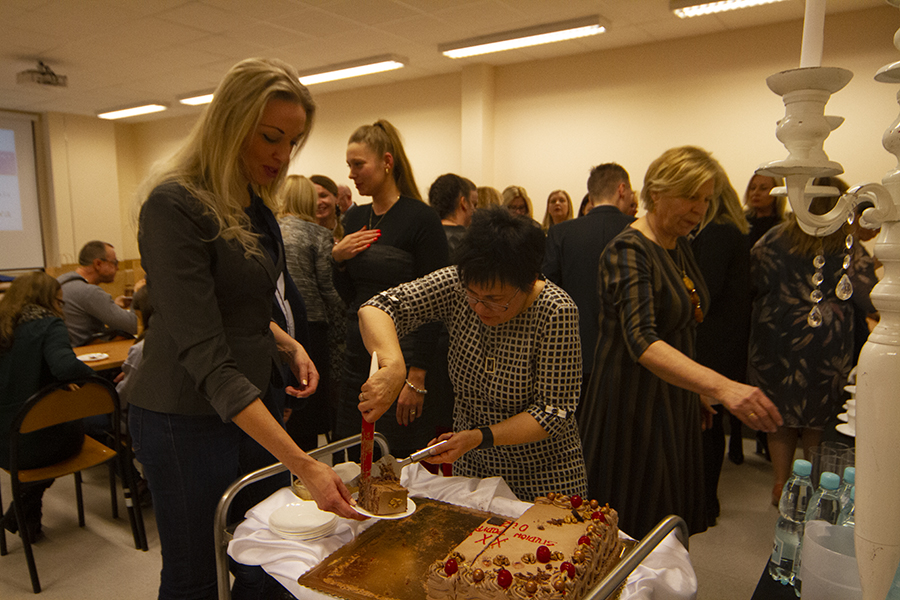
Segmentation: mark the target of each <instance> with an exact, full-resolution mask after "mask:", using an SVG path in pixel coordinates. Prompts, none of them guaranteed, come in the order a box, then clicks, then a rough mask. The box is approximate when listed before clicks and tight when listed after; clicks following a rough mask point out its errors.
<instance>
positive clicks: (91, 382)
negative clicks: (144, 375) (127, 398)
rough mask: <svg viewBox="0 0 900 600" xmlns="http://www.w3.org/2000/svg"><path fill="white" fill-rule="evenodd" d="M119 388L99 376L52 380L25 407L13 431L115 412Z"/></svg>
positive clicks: (25, 430) (36, 428)
mask: <svg viewBox="0 0 900 600" xmlns="http://www.w3.org/2000/svg"><path fill="white" fill-rule="evenodd" d="M116 401H117V397H116V390H115V388H114V387H113V386H112V384H111V383H109V382H107V381H106V380H104V379H100V378H99V377H91V378H87V379H80V380H77V381H72V382H67V383H53V384H50V385H48V386H46V387H44V388H43V389H41V390H39V391H38V392H35V393H34V394H33V395H32V396H31V398H29V399H28V401H27V402H25V404H24V405H23V406H22V408H21V409H20V411H19V414H18V415H17V417H16V420H15V421H14V422H13V426H12V429H13V431H19V432H20V433H30V432H32V431H37V430H38V429H43V428H45V427H50V426H52V425H58V424H60V423H67V422H69V421H76V420H78V419H82V418H84V417H93V416H95V415H105V414H109V413H114V412H116V406H117V403H116Z"/></svg>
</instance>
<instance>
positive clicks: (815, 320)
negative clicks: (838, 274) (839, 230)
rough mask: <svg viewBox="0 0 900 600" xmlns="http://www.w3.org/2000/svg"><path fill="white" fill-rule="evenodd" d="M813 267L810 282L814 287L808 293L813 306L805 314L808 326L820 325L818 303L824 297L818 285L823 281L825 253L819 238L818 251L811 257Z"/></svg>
mask: <svg viewBox="0 0 900 600" xmlns="http://www.w3.org/2000/svg"><path fill="white" fill-rule="evenodd" d="M813 267H815V269H816V272H815V273H813V276H812V282H813V285H814V286H815V287H814V288H813V291H812V292H810V293H809V299H810V300H811V301H812V302H813V307H812V310H810V311H809V314H808V315H806V323H807V324H808V325H809V326H810V327H820V326H821V325H822V311H820V310H819V303H820V302H821V301H822V300H823V298H824V297H825V295H824V294H823V293H822V290H820V289H819V286H820V285H822V282H823V281H825V275H824V274H823V273H822V268H823V267H825V254H824V250H823V247H822V240H821V238H820V239H819V253H818V254H816V256H815V258H813Z"/></svg>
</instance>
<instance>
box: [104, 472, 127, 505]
mask: <svg viewBox="0 0 900 600" xmlns="http://www.w3.org/2000/svg"><path fill="white" fill-rule="evenodd" d="M116 462H117V461H114V460H111V461H109V462H108V463H106V464H108V465H109V498H110V502H111V503H112V517H113V519H118V518H119V496H118V494H116ZM125 502H126V503H127V502H128V500H127V498H126V500H125Z"/></svg>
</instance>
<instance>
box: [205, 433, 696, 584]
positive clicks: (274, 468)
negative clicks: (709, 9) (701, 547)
mask: <svg viewBox="0 0 900 600" xmlns="http://www.w3.org/2000/svg"><path fill="white" fill-rule="evenodd" d="M359 442H360V436H359V435H355V436H353V437H349V438H345V439H343V440H338V441H336V442H332V443H331V444H328V445H327V446H322V447H321V448H316V449H315V450H313V451H311V452H309V455H310V456H311V457H313V458H316V459H318V458H321V457H325V456H328V455H329V454H332V453H334V452H339V451H341V450H345V449H347V448H352V447H353V446H356V445H357V444H359ZM375 442H376V443H377V444H378V446H379V447H380V448H381V452H382V454H388V443H387V440H386V439H385V437H384V436H383V435H382V434H380V433H376V434H375ZM286 470H287V467H285V466H284V465H283V464H281V463H276V464H274V465H271V466H269V467H266V468H264V469H259V470H258V471H254V472H253V473H249V474H247V475H245V476H243V477H241V478H240V479H238V480H237V481H235V482H234V483H233V484H231V486H230V487H229V488H228V489H227V490H225V493H224V494H223V495H222V498H221V500H219V506H218V508H216V516H215V528H216V529H215V543H216V571H217V573H218V578H219V600H231V579H230V573H229V571H228V553H227V550H228V542H229V541H230V540H231V537H232V534H233V528H231V527H229V525H228V523H227V522H226V521H227V515H228V509H229V507H230V506H231V503H232V501H233V500H234V497H235V495H236V494H237V493H238V492H239V491H240V490H242V489H243V488H245V487H246V486H248V485H250V484H251V483H254V482H256V481H259V480H261V479H265V478H266V477H271V476H272V475H277V474H278V473H283V472H284V471H286ZM673 530H674V531H675V536H676V537H677V538H678V541H680V542H681V543H682V545H683V546H684V547H685V549H687V548H688V529H687V524H686V523H685V522H684V520H683V519H682V518H681V517H678V516H675V515H670V516H668V517H666V518H665V519H663V520H662V521H660V523H659V524H658V525H657V526H656V527H655V528H653V530H652V531H651V532H650V533H648V534H647V535H646V536H645V537H644V539H642V540H641V541H640V542H639V543H637V545H636V546H634V548H633V549H632V550H631V551H630V552H628V554H626V555H625V556H624V557H623V558H622V560H621V561H619V564H618V565H617V566H616V568H615V569H613V570H612V571H611V572H610V573H609V575H607V576H606V577H605V578H604V579H603V580H602V581H601V582H600V583H598V584H597V585H596V586H595V587H594V588H593V589H592V590H591V591H590V592H588V593H587V594H586V595H585V597H584V600H605V599H606V598H609V597H610V596H611V595H612V594H613V592H615V591H616V588H618V587H619V585H621V584H622V582H624V581H625V580H626V579H627V578H628V576H629V575H630V574H631V572H632V571H634V570H635V569H636V568H637V566H638V565H639V564H641V562H642V561H643V560H644V559H645V558H647V556H648V555H649V554H650V553H651V552H652V551H653V550H654V549H655V548H656V547H657V546H658V545H659V544H660V542H662V541H663V539H664V538H665V537H666V536H667V535H668V534H669V533H670V532H671V531H673Z"/></svg>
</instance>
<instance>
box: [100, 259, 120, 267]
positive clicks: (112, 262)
mask: <svg viewBox="0 0 900 600" xmlns="http://www.w3.org/2000/svg"><path fill="white" fill-rule="evenodd" d="M100 260H102V261H103V262H108V263H109V264H111V265H113V266H116V267H118V266H119V259H118V258H116V259H113V260H109V259H108V258H101V259H100Z"/></svg>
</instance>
